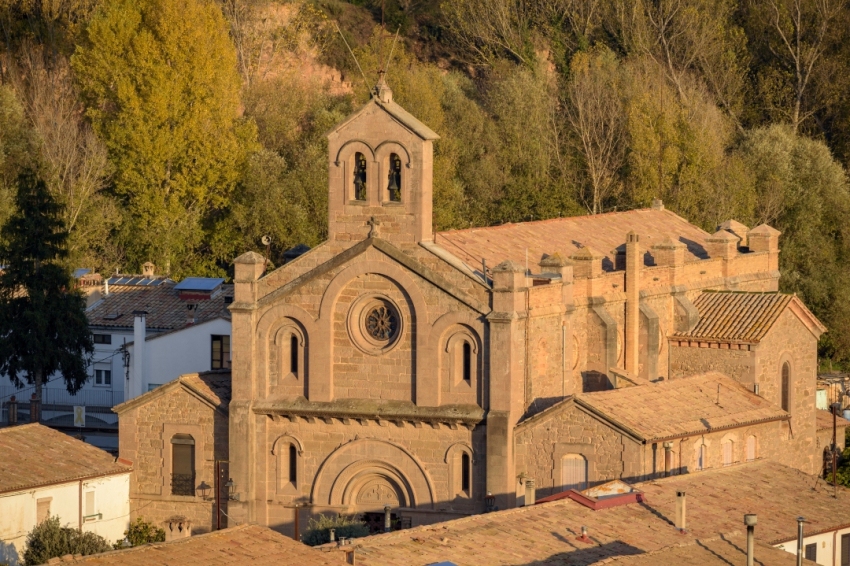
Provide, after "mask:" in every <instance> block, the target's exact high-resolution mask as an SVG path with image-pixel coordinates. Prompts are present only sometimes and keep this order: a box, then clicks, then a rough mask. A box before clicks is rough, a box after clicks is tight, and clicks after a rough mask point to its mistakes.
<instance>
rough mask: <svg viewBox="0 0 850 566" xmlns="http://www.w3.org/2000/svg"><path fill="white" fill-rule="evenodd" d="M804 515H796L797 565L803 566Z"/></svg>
mask: <svg viewBox="0 0 850 566" xmlns="http://www.w3.org/2000/svg"><path fill="white" fill-rule="evenodd" d="M805 522H806V518H805V517H797V566H803V523H805Z"/></svg>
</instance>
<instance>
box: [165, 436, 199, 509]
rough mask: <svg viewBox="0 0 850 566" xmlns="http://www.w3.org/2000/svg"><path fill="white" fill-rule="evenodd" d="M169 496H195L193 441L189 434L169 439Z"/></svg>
mask: <svg viewBox="0 0 850 566" xmlns="http://www.w3.org/2000/svg"><path fill="white" fill-rule="evenodd" d="M171 495H195V439H194V438H192V435H191V434H175V435H174V436H172V437H171Z"/></svg>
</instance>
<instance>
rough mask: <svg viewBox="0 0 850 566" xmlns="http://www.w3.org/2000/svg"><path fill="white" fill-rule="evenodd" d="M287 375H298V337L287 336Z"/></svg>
mask: <svg viewBox="0 0 850 566" xmlns="http://www.w3.org/2000/svg"><path fill="white" fill-rule="evenodd" d="M289 373H292V374H295V375H296V376H297V375H298V336H296V335H295V334H290V335H289Z"/></svg>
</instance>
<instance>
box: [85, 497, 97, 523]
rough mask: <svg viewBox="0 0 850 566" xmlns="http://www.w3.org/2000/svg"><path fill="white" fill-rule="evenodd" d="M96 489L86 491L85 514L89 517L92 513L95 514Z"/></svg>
mask: <svg viewBox="0 0 850 566" xmlns="http://www.w3.org/2000/svg"><path fill="white" fill-rule="evenodd" d="M94 514H95V512H94V491H87V492H86V513H85V515H86V516H87V517H88V516H90V515H94Z"/></svg>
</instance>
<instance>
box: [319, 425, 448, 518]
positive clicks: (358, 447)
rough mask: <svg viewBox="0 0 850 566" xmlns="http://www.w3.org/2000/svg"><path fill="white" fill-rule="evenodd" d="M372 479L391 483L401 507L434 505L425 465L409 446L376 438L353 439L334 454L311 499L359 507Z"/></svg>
mask: <svg viewBox="0 0 850 566" xmlns="http://www.w3.org/2000/svg"><path fill="white" fill-rule="evenodd" d="M370 482H372V483H374V484H375V485H378V483H380V482H385V483H386V484H387V485H389V486H391V487H392V488H393V489H394V490H395V491H396V493H397V496H398V498H399V506H403V507H415V508H417V509H433V508H434V504H435V490H434V484H433V482H432V480H431V478H430V476H429V475H428V472H427V471H426V470H425V467H424V466H423V465H422V464H421V463H420V462H419V461H418V459H417V458H416V457H415V456H414V455H413V454H412V453H410V452H409V451H408V450H407V449H405V448H403V447H401V446H399V445H397V444H394V443H392V442H389V441H386V440H379V439H373V438H364V439H355V440H352V441H351V442H348V443H346V444H344V445H342V446H340V447H339V448H337V449H336V450H335V451H334V452H333V453H331V454H330V455H329V456H328V457H327V458H326V459H325V461H324V462H322V464H321V466H320V467H319V470H318V472H317V473H316V477H315V479H314V481H313V487H312V490H311V494H310V500H311V502H312V503H313V504H315V505H331V506H351V507H356V506H357V505H358V503H357V500H358V497H359V495H360V493H361V492H362V490H363V489H364V488H366V487H368V486H370V485H372V483H370Z"/></svg>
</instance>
